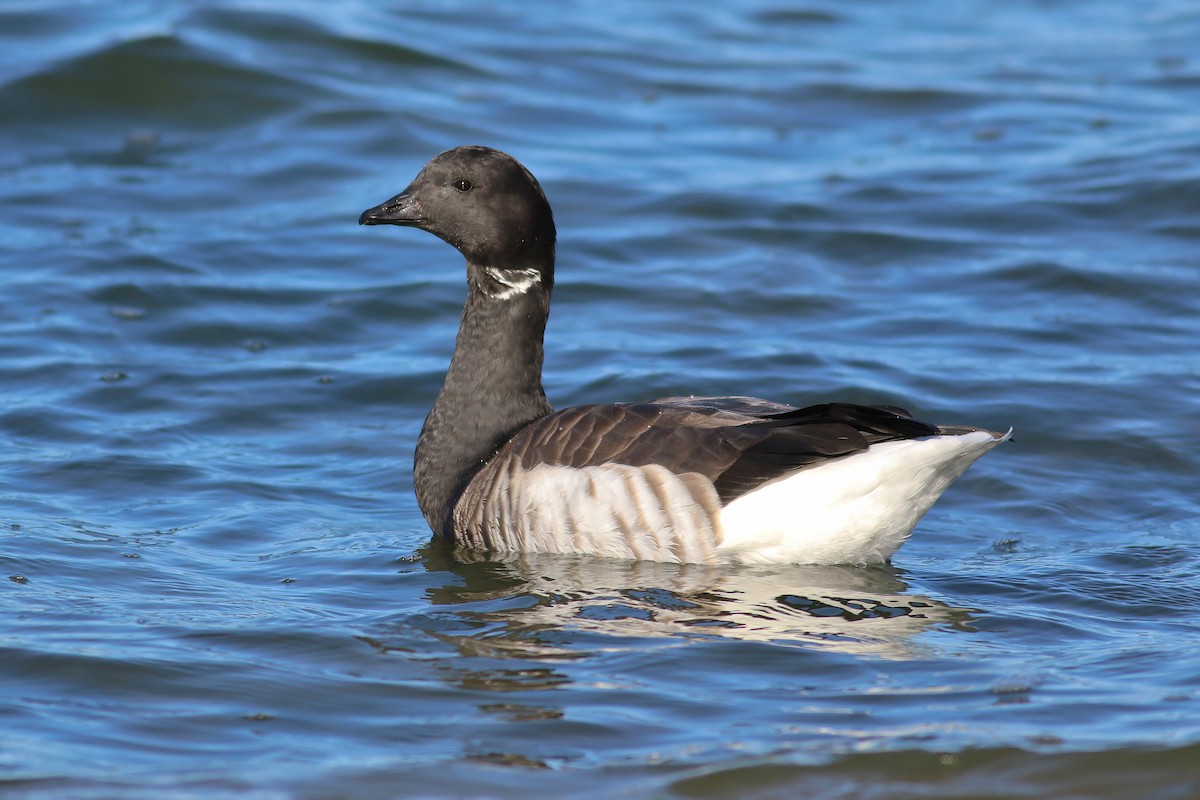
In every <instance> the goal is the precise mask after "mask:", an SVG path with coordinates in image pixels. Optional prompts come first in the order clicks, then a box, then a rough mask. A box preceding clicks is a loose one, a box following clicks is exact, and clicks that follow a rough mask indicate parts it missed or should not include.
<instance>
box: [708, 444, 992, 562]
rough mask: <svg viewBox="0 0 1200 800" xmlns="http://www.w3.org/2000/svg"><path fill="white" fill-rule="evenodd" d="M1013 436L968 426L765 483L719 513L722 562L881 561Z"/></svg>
mask: <svg viewBox="0 0 1200 800" xmlns="http://www.w3.org/2000/svg"><path fill="white" fill-rule="evenodd" d="M1010 433H1011V431H1010V432H1009V433H1005V434H1004V435H1002V436H999V435H996V434H992V433H990V432H988V431H971V432H970V433H964V434H957V435H945V436H928V437H924V438H921V439H904V440H901V441H895V442H884V443H882V444H877V445H873V446H872V447H871V448H870V449H869V450H867V451H866V452H865V453H858V454H855V455H852V456H847V457H846V458H840V459H835V460H833V461H829V462H827V463H824V464H821V465H819V466H816V467H810V468H808V469H802V470H800V471H799V472H794V473H792V474H791V475H787V476H784V477H782V478H778V479H776V480H774V481H771V482H769V483H767V484H764V485H763V486H761V487H759V488H758V489H755V490H754V491H753V492H750V493H749V494H745V495H743V496H741V497H739V498H737V499H736V500H734V501H733V502H732V503H730V504H729V505H728V506H726V507H725V508H724V509H723V510H722V511H721V526H722V528H723V529H724V536H723V540H722V542H721V545H720V548H719V551H718V556H719V559H720V560H722V561H737V562H743V563H776V564H778V563H798V564H868V563H875V562H879V561H885V560H887V559H888V558H890V557H891V555H892V554H893V553H894V552H896V550H897V549H898V548H899V547H900V545H902V544H904V540H905V539H907V538H908V535H909V533H910V532H911V531H912V529H913V527H914V526H915V525H916V524H917V522H918V521H919V520H920V519H921V517H922V516H923V515H924V514H925V512H926V511H928V510H929V507H930V506H932V505H933V503H934V501H936V500H937V499H938V497H939V496H941V494H942V492H944V491H945V490H946V487H948V486H949V485H950V484H951V483H953V482H954V480H955V479H956V478H958V476H960V475H962V474H963V472H965V471H966V469H967V467H969V466H971V464H972V463H974V461H975V460H976V459H977V458H979V457H980V456H982V455H983V454H984V453H986V452H987V451H988V450H990V449H992V448H993V447H995V446H996V445H998V444H1000V443H1001V442H1003V441H1005V440H1007V439H1008V437H1009V435H1010Z"/></svg>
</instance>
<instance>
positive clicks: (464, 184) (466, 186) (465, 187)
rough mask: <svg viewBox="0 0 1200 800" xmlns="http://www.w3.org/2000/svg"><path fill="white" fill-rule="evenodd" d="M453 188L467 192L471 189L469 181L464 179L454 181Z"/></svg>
mask: <svg viewBox="0 0 1200 800" xmlns="http://www.w3.org/2000/svg"><path fill="white" fill-rule="evenodd" d="M454 188H455V189H458V190H459V191H460V192H469V191H471V182H470V181H468V180H465V179H464V180H459V181H455V182H454Z"/></svg>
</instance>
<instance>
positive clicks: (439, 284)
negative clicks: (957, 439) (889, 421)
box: [0, 0, 1200, 800]
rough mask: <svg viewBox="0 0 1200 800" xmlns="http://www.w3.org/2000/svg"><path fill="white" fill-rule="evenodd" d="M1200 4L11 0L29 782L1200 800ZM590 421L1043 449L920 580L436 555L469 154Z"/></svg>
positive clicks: (54, 792) (12, 333)
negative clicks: (742, 406)
mask: <svg viewBox="0 0 1200 800" xmlns="http://www.w3.org/2000/svg"><path fill="white" fill-rule="evenodd" d="M1197 41H1200V9H1197V7H1196V6H1195V4H1194V3H1189V2H1185V0H1156V1H1154V2H1146V3H1124V4H1117V3H1104V2H1099V0H1097V1H1096V2H1084V1H1083V0H1077V1H1076V2H1060V3H1043V2H1033V1H1032V0H1017V1H1016V2H1011V3H1004V4H997V3H990V2H984V0H962V1H961V2H956V3H941V4H928V3H915V2H910V3H885V2H862V3H855V4H846V3H834V2H822V1H821V0H812V1H811V2H805V3H804V4H793V3H783V2H772V0H738V1H737V2H730V3H723V4H701V5H697V4H684V3H663V4H649V3H640V2H631V1H627V0H614V1H613V2H606V3H603V4H599V3H585V2H575V3H567V4H561V3H554V2H542V1H541V0H532V1H531V2H522V3H516V2H500V3H494V4H487V5H481V6H477V5H473V4H465V3H464V4H433V3H428V4H400V3H379V2H366V0H342V1H341V2H316V0H308V2H304V1H301V2H293V3H288V4H272V3H266V2H250V1H249V0H241V1H239V0H210V1H208V2H182V1H180V2H153V3H151V2H138V1H137V0H134V1H132V2H123V3H87V2H69V1H67V0H63V1H61V2H52V1H51V0H10V1H9V2H6V3H3V4H0V380H2V388H0V512H2V514H3V516H2V517H0V527H2V530H3V536H2V538H0V577H4V578H6V580H2V581H0V612H2V613H0V796H3V797H4V798H9V797H13V798H37V799H38V800H42V799H44V798H65V797H70V798H204V799H205V800H208V799H209V798H225V797H237V798H314V799H315V798H335V797H339V798H341V797H353V798H391V797H463V798H466V797H470V798H476V797H521V798H538V797H547V798H552V797H580V798H612V797H624V798H641V797H647V798H650V797H654V798H727V797H752V798H775V797H802V796H809V797H822V798H867V797H869V798H873V799H876V800H878V799H885V800H893V799H894V800H899V799H900V798H911V797H947V798H949V797H954V798H966V797H988V798H993V799H994V798H1027V797H1038V798H1043V797H1054V798H1076V797H1079V798H1082V797H1088V798H1128V797H1139V798H1192V797H1196V796H1200V622H1198V621H1197V620H1198V619H1200V579H1198V578H1197V575H1198V574H1200V522H1198V520H1200V456H1198V452H1200V355H1198V352H1200V348H1198V342H1200V269H1198V260H1197V253H1198V252H1200V251H1198V246H1200V112H1198V111H1197V109H1200V57H1197V56H1196V55H1195V50H1196V47H1195V43H1196V42H1197ZM463 143H479V144H487V145H491V146H493V147H498V148H501V149H504V150H506V151H509V152H511V153H513V154H514V155H515V156H517V157H518V158H519V159H521V160H522V161H523V162H524V163H525V164H526V165H527V166H529V168H530V169H531V170H532V171H533V172H534V174H536V175H537V176H538V177H539V179H540V181H541V183H542V185H543V186H544V187H545V189H546V192H547V194H548V196H549V198H550V200H551V202H552V203H553V205H554V208H555V212H556V219H557V221H558V226H559V232H560V243H559V273H558V282H557V286H556V290H555V306H554V311H553V313H552V316H551V321H550V326H549V331H548V340H547V360H546V387H547V391H548V393H549V394H550V397H551V400H552V401H553V402H554V403H555V404H556V405H559V406H562V405H567V404H572V403H579V402H590V401H608V400H636V399H644V398H652V397H658V396H665V395H678V394H693V393H694V394H755V395H760V396H765V397H770V398H773V399H777V400H782V401H789V402H793V403H798V404H804V403H813V402H820V401H823V400H827V399H833V398H837V399H844V400H850V401H860V402H887V403H894V404H898V405H903V406H905V407H908V408H909V409H910V410H912V411H913V412H914V413H916V414H917V415H918V416H920V417H923V418H927V419H929V420H931V421H935V422H941V423H947V424H948V423H967V424H975V425H981V426H987V427H991V428H1001V429H1003V428H1007V427H1008V426H1013V427H1014V428H1015V429H1016V443H1015V444H1012V445H1006V446H1005V447H1002V448H999V449H997V450H995V451H993V452H992V453H990V454H989V455H988V456H987V457H985V458H984V459H983V460H982V461H981V462H980V463H979V464H977V465H976V466H975V467H974V468H972V470H971V472H969V473H968V474H967V475H966V476H965V477H964V478H963V479H962V480H961V481H960V482H959V483H958V484H957V485H956V486H955V487H953V488H952V489H951V490H950V492H948V493H947V495H946V496H945V497H944V498H943V500H942V501H941V502H940V503H939V504H938V505H937V506H935V508H934V509H933V511H931V512H930V514H929V515H928V516H927V517H926V518H925V520H924V521H923V522H922V523H921V525H920V526H919V527H918V529H917V531H916V532H915V534H914V536H913V538H912V540H911V541H910V542H909V543H908V544H907V545H906V546H905V547H904V548H903V549H902V550H901V551H900V552H899V553H898V555H897V557H896V559H895V562H894V564H893V565H892V566H889V567H880V568H872V569H856V568H849V567H830V568H812V567H790V568H785V567H778V568H751V569H748V568H720V569H718V568H709V567H694V566H689V567H680V566H670V565H660V564H643V563H624V562H608V561H604V560H600V559H580V558H545V557H541V558H519V557H509V558H496V557H489V556H486V555H473V554H469V553H455V552H452V551H450V550H448V549H447V548H445V547H443V546H441V545H439V544H437V543H432V544H431V543H430V535H429V531H428V529H427V527H426V526H425V524H424V522H423V520H422V518H421V515H420V512H419V511H418V509H417V507H416V504H415V500H414V498H413V496H412V480H411V472H410V469H411V467H410V465H411V452H412V447H413V443H414V441H415V437H416V434H417V432H418V430H419V427H420V424H421V421H422V420H423V418H424V415H425V413H426V411H427V409H428V407H429V405H430V404H431V402H432V400H433V397H434V395H435V394H436V391H437V387H438V385H439V383H440V380H441V376H442V374H443V371H444V369H445V366H446V364H447V361H448V358H449V355H450V351H451V349H452V346H453V337H454V332H455V327H456V324H457V315H458V310H459V307H460V305H461V302H462V298H463V295H464V283H463V270H462V264H461V259H460V257H459V256H458V255H457V254H456V253H455V252H454V251H453V250H451V249H450V248H449V247H447V246H446V245H445V244H443V243H441V242H439V241H437V240H436V239H434V238H433V237H430V236H428V235H424V234H421V233H419V232H416V231H409V230H399V229H366V228H359V227H358V226H357V225H356V224H355V223H356V220H357V217H358V214H359V213H360V212H361V211H362V210H363V209H365V208H367V207H368V206H371V205H374V204H376V203H378V202H380V201H381V200H383V199H385V198H386V197H388V196H390V195H391V194H393V193H395V192H396V191H398V190H399V189H401V188H403V186H404V185H405V184H406V183H407V182H408V180H409V179H410V178H411V177H412V176H413V175H414V174H415V173H416V171H417V170H418V169H419V168H420V166H421V165H422V164H423V163H424V162H425V161H426V160H427V159H428V158H429V157H430V156H432V155H433V154H435V153H437V152H439V151H440V150H443V149H446V148H448V147H451V146H453V145H456V144H463Z"/></svg>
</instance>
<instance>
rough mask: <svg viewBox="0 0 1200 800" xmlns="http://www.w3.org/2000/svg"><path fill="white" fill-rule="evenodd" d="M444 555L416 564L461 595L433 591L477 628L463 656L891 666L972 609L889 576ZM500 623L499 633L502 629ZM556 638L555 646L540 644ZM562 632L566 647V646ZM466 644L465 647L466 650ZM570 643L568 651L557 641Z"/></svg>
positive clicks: (830, 569)
mask: <svg viewBox="0 0 1200 800" xmlns="http://www.w3.org/2000/svg"><path fill="white" fill-rule="evenodd" d="M439 550H443V548H440V547H438V546H436V545H433V546H431V547H430V548H428V551H426V553H425V555H424V556H423V559H424V561H425V563H426V565H427V566H428V568H429V569H433V570H447V571H449V572H452V573H454V574H456V575H457V576H459V577H460V578H462V579H464V580H465V585H458V584H454V585H447V586H445V587H442V588H441V589H439V590H436V591H434V592H432V593H431V598H430V599H431V600H432V601H433V603H434V604H436V605H443V606H445V605H466V604H469V605H470V606H471V609H470V610H469V611H466V610H464V611H463V612H462V613H463V614H464V615H467V616H469V617H470V619H471V620H472V621H473V622H475V623H478V624H481V628H480V629H478V630H476V631H473V632H472V633H469V634H466V635H465V636H464V635H462V632H461V631H457V632H455V633H454V634H449V633H443V634H441V635H440V636H439V638H443V640H445V641H452V640H458V639H463V640H464V641H461V642H459V641H456V644H457V645H458V646H459V648H460V650H463V651H469V652H470V653H472V654H479V653H480V651H481V648H482V649H485V650H487V651H488V652H489V653H490V654H491V655H503V654H504V653H505V652H510V653H511V654H512V655H514V656H519V657H530V656H536V655H543V656H548V657H555V656H557V657H564V656H565V657H570V656H572V655H574V656H582V655H586V651H587V650H588V649H590V648H592V647H594V646H595V645H596V642H595V640H594V639H588V640H587V641H582V642H571V641H570V639H569V637H570V633H571V632H572V631H578V632H584V631H586V632H589V633H595V634H601V635H604V636H605V637H609V638H610V639H611V641H606V642H605V643H604V644H603V645H602V647H603V649H604V650H606V651H611V650H612V649H620V648H621V647H624V646H629V647H638V648H642V647H645V646H646V641H645V640H646V639H647V638H654V639H658V640H659V644H660V645H663V646H671V645H686V644H689V643H690V642H692V641H694V640H695V639H696V638H699V637H709V638H711V637H726V638H732V639H738V640H744V641H755V642H769V643H772V644H776V645H784V646H796V647H806V648H820V649H824V650H828V651H835V652H842V653H847V654H858V655H866V656H875V657H879V658H887V659H908V658H914V657H918V656H919V655H921V653H922V646H921V644H920V642H919V640H918V636H919V634H921V633H923V632H925V631H929V630H934V629H939V630H946V629H954V630H966V631H969V630H972V628H971V624H970V623H971V615H972V613H973V610H972V609H965V608H955V607H952V606H949V605H947V604H945V603H942V602H940V601H938V600H934V599H932V598H929V597H924V596H922V595H919V594H911V593H909V592H908V589H909V587H908V584H907V583H906V582H905V581H904V579H903V578H902V574H901V573H900V572H899V571H898V570H897V569H895V568H894V567H891V566H888V565H879V566H873V567H866V568H864V567H848V566H803V565H770V566H762V567H754V568H748V567H746V566H740V567H738V568H736V569H733V568H722V567H720V566H705V565H694V564H664V563H659V562H650V561H617V560H605V559H596V558H588V557H571V556H555V555H531V554H483V553H476V552H471V551H465V550H457V551H453V552H451V551H450V548H444V550H445V551H446V552H444V553H442V554H440V555H435V553H434V552H433V551H439ZM497 625H499V627H497ZM551 631H554V632H556V634H555V635H554V636H553V637H552V638H551V637H547V636H544V635H542V634H545V633H548V632H551ZM564 634H565V636H566V637H568V638H566V639H564ZM466 640H470V641H466ZM564 642H565V643H564Z"/></svg>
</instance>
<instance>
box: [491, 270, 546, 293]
mask: <svg viewBox="0 0 1200 800" xmlns="http://www.w3.org/2000/svg"><path fill="white" fill-rule="evenodd" d="M483 271H484V272H486V273H487V275H488V277H489V278H491V279H492V280H494V281H495V282H496V283H498V284H500V285H501V286H504V287H505V288H503V289H501V290H499V291H497V292H488V293H487V294H488V297H494V298H496V299H497V300H507V299H509V298H510V297H516V296H517V295H519V294H525V293H526V292H528V291H529V290H530V289H531V288H533V287H534V286H536V285H537V284H539V283H541V282H542V273H540V272H538V271H537V270H536V269H497V268H496V267H484V268H483ZM485 291H486V290H485Z"/></svg>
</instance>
